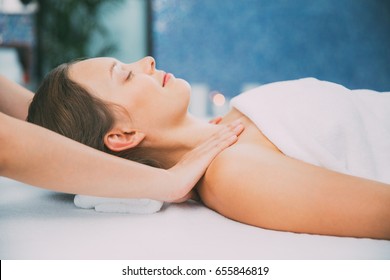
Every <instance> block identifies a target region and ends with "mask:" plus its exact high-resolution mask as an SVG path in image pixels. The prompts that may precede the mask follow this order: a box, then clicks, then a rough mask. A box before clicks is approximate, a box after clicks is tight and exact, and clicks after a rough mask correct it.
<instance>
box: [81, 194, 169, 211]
mask: <svg viewBox="0 0 390 280" xmlns="http://www.w3.org/2000/svg"><path fill="white" fill-rule="evenodd" d="M74 204H75V205H76V206H77V207H80V208H85V209H95V210H96V211H98V212H109V213H131V214H153V213H156V212H158V211H160V209H161V207H162V206H163V202H161V201H157V200H152V199H128V198H106V197H96V196H88V195H79V194H77V195H75V197H74Z"/></svg>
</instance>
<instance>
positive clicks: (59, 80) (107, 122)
mask: <svg viewBox="0 0 390 280" xmlns="http://www.w3.org/2000/svg"><path fill="white" fill-rule="evenodd" d="M73 63H74V62H70V63H64V64H61V65H59V66H57V67H56V68H54V69H53V70H52V71H51V72H49V74H48V75H47V76H46V77H45V78H44V79H43V81H42V83H41V85H40V86H39V88H38V90H37V92H36V93H35V95H34V98H33V100H32V102H31V104H30V107H29V110H28V116H27V121H28V122H31V123H34V124H37V125H40V126H43V127H45V128H47V129H50V130H52V131H54V132H57V133H59V134H62V135H64V136H66V137H68V138H71V139H73V140H75V141H78V142H80V143H83V144H85V145H87V146H90V147H92V148H95V149H98V150H100V151H103V152H106V153H110V154H113V155H116V156H119V157H123V158H127V159H130V160H134V161H138V162H141V163H145V164H148V165H152V166H159V165H158V164H157V162H155V161H154V160H153V159H148V156H147V155H146V153H145V151H144V150H143V149H141V148H137V147H136V148H133V149H129V150H126V151H121V152H114V151H111V150H110V149H108V148H107V147H106V145H105V144H104V136H105V135H106V133H107V132H109V130H110V129H111V128H112V127H113V126H114V124H115V115H114V107H115V106H118V105H114V104H108V103H106V102H104V101H103V100H101V99H99V98H97V97H94V96H93V95H91V94H90V93H89V92H88V91H87V90H86V89H85V88H83V87H82V86H81V85H79V84H77V83H76V82H74V81H72V80H71V79H70V78H69V67H70V66H71V65H72V64H73Z"/></svg>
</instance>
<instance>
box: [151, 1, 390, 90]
mask: <svg viewBox="0 0 390 280" xmlns="http://www.w3.org/2000/svg"><path fill="white" fill-rule="evenodd" d="M152 7H153V17H154V20H153V28H152V31H153V53H154V55H155V57H156V59H157V61H158V63H159V65H160V67H162V68H163V69H170V71H172V72H173V73H175V75H178V76H181V77H183V78H185V79H187V80H188V81H190V82H193V83H206V84H208V86H209V88H210V90H218V91H221V92H223V93H225V95H227V96H230V97H231V96H234V95H236V94H238V93H239V92H240V91H241V90H242V89H243V88H245V85H248V84H249V85H250V84H263V83H268V82H273V81H278V80H288V79H296V78H300V77H307V76H312V77H317V78H319V79H324V80H329V81H333V82H337V83H341V84H343V85H345V86H347V87H349V88H371V89H375V90H379V91H389V90H390V1H388V0H316V1H312V0H294V1H289V0H272V1H271V0H241V1H237V0H182V1H180V0H154V1H153V6H152Z"/></svg>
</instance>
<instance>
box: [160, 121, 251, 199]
mask: <svg viewBox="0 0 390 280" xmlns="http://www.w3.org/2000/svg"><path fill="white" fill-rule="evenodd" d="M243 130H244V126H243V125H242V123H241V122H240V121H239V120H237V121H234V122H232V123H230V124H227V125H220V130H219V131H218V132H216V133H215V134H214V135H213V136H212V137H211V138H209V139H208V140H207V141H206V142H205V143H203V144H201V145H200V146H198V147H197V148H195V149H194V150H192V151H191V152H189V153H187V154H185V155H184V156H183V158H182V159H181V160H180V161H179V162H178V163H177V164H176V165H175V166H174V167H172V168H170V169H169V170H168V171H169V172H172V174H173V176H174V178H175V180H176V182H177V183H176V184H175V186H172V187H173V188H174V189H173V190H172V192H171V195H172V197H170V198H169V199H168V200H166V201H169V202H177V203H178V202H183V201H186V200H188V199H190V198H191V197H192V193H191V190H192V188H193V187H194V186H195V184H196V183H197V182H198V181H199V179H200V178H201V177H202V176H203V174H204V173H205V171H206V169H207V168H208V166H209V165H210V163H211V162H212V161H213V159H214V158H215V157H216V156H217V155H218V154H219V153H220V152H221V151H223V150H224V149H225V148H227V147H229V146H230V145H232V144H234V143H235V142H236V141H237V139H238V136H239V135H240V134H241V132H242V131H243Z"/></svg>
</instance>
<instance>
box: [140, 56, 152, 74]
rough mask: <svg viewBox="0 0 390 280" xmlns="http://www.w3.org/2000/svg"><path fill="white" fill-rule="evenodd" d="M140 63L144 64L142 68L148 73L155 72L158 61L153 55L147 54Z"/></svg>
mask: <svg viewBox="0 0 390 280" xmlns="http://www.w3.org/2000/svg"><path fill="white" fill-rule="evenodd" d="M140 64H141V65H142V69H143V70H144V71H145V73H147V74H154V72H155V70H156V61H155V60H154V58H153V57H151V56H147V57H144V58H143V59H141V60H140Z"/></svg>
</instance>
